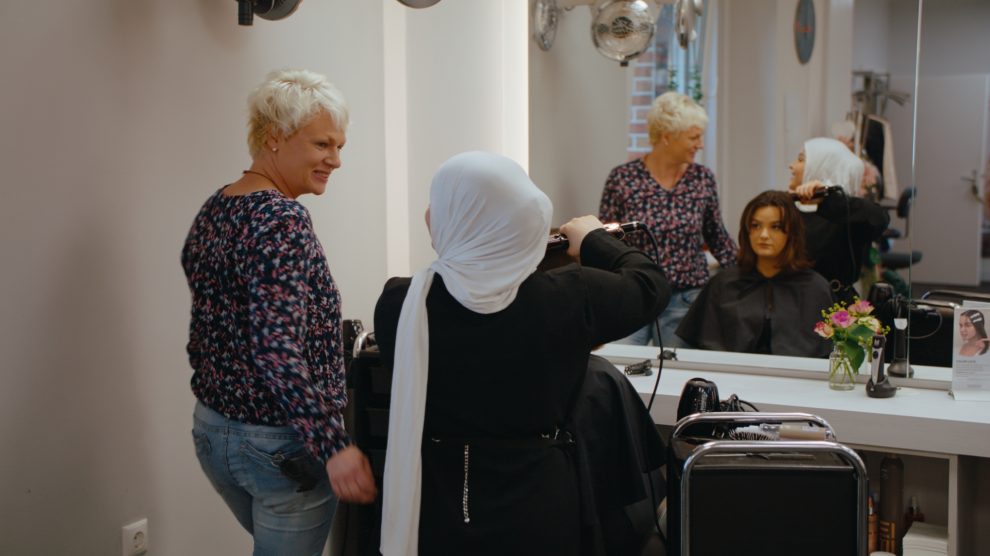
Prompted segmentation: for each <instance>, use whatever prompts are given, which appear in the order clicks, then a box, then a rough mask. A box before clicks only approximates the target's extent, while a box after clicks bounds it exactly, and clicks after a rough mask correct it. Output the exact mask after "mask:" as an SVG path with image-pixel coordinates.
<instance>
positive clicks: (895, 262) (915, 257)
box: [880, 187, 921, 271]
mask: <svg viewBox="0 0 990 556" xmlns="http://www.w3.org/2000/svg"><path fill="white" fill-rule="evenodd" d="M914 196H915V188H914V187H908V188H906V189H905V190H904V191H902V192H901V195H900V197H898V199H897V204H896V205H884V207H885V208H886V209H887V210H893V211H894V214H896V215H897V217H898V218H900V219H902V220H904V232H901V231H900V230H897V229H895V228H887V229H886V230H884V231H883V235H882V236H881V237H880V264H881V265H883V267H884V268H885V269H889V270H894V271H897V270H900V269H902V268H908V267H909V266H911V265H913V264H917V263H918V262H920V261H921V251H917V250H912V251H910V252H907V253H894V252H892V251H891V250H890V248H891V243H892V241H893V240H895V239H906V238H907V237H908V228H909V225H908V218H909V216H910V212H911V205H912V204H913V203H914Z"/></svg>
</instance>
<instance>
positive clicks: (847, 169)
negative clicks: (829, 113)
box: [801, 137, 865, 195]
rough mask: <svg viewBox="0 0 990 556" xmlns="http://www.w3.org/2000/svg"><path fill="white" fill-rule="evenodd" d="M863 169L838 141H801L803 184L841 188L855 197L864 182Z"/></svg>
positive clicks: (856, 159)
mask: <svg viewBox="0 0 990 556" xmlns="http://www.w3.org/2000/svg"><path fill="white" fill-rule="evenodd" d="M864 171H865V166H864V165H863V161H862V160H860V159H859V157H858V156H856V155H854V154H853V153H852V151H850V150H849V147H847V146H845V145H844V144H842V142H841V141H836V140H835V139H829V138H827V137H817V138H815V139H809V140H807V141H805V142H804V178H803V179H802V180H801V181H802V182H804V183H808V182H809V181H813V180H818V181H820V182H822V183H824V184H825V185H841V186H842V187H843V188H844V189H845V190H846V195H855V194H856V193H857V192H858V191H859V187H860V184H861V183H863V172H864Z"/></svg>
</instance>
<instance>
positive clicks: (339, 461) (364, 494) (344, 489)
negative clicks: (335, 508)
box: [327, 445, 378, 504]
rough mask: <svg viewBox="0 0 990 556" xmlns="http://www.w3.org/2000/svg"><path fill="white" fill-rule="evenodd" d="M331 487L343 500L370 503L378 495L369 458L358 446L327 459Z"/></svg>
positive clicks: (349, 447) (350, 447)
mask: <svg viewBox="0 0 990 556" xmlns="http://www.w3.org/2000/svg"><path fill="white" fill-rule="evenodd" d="M327 475H328V476H329V477H330V487H331V488H332V489H333V493H334V494H336V495H337V498H338V499H340V500H341V501H342V502H356V503H358V504H370V503H371V502H374V500H375V497H376V496H378V488H377V487H376V486H375V477H374V476H373V475H372V474H371V464H369V463H368V458H366V457H365V456H364V453H363V452H361V450H360V449H358V447H357V446H353V445H352V446H348V447H346V448H344V449H343V450H341V451H339V452H337V453H336V454H334V455H333V457H331V458H330V459H329V460H328V461H327Z"/></svg>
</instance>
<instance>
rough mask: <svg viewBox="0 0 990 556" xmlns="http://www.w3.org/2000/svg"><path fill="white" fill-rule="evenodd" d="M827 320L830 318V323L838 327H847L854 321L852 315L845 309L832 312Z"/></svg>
mask: <svg viewBox="0 0 990 556" xmlns="http://www.w3.org/2000/svg"><path fill="white" fill-rule="evenodd" d="M829 320H831V321H832V324H834V325H835V326H837V327H839V328H849V327H850V326H852V325H853V322H854V321H853V318H852V316H850V315H849V311H847V310H845V309H842V310H840V311H836V312H834V313H832V316H831V317H829Z"/></svg>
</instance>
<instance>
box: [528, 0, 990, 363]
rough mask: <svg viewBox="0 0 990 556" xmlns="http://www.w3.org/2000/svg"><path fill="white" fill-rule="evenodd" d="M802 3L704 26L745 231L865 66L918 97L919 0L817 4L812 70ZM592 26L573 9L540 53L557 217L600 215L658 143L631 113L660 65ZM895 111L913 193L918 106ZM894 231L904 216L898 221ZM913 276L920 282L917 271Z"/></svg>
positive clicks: (538, 178)
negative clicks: (607, 42) (614, 47)
mask: <svg viewBox="0 0 990 556" xmlns="http://www.w3.org/2000/svg"><path fill="white" fill-rule="evenodd" d="M960 1H961V0H960ZM973 1H974V2H978V1H979V0H973ZM798 3H799V2H798V1H797V0H728V1H727V0H707V1H706V2H705V14H706V16H705V17H706V25H707V28H706V30H707V31H710V32H709V33H705V32H702V35H703V36H704V35H706V34H707V36H708V38H707V39H702V40H704V41H705V42H704V48H705V49H708V52H710V53H714V55H715V58H716V62H715V63H714V68H713V67H711V66H710V67H708V68H705V72H704V75H703V76H702V77H701V79H700V81H701V82H702V92H703V94H704V95H705V101H707V103H706V109H707V111H708V115H709V119H710V123H709V127H708V130H707V133H706V137H705V150H704V151H702V153H701V154H699V155H698V158H697V160H696V161H697V162H700V163H702V164H704V165H706V166H708V167H709V168H711V169H712V170H713V171H714V172H715V174H716V177H717V179H718V184H719V196H720V201H721V208H722V218H723V221H724V223H725V226H726V228H727V230H728V231H729V233H730V235H732V236H733V237H735V236H736V233H737V231H738V226H739V217H740V215H741V213H742V209H743V207H744V206H745V204H746V203H747V202H748V201H749V200H750V199H751V198H753V197H754V196H755V195H756V194H757V193H759V192H760V191H762V190H764V189H768V188H775V189H782V188H784V187H786V184H787V182H788V181H789V175H790V173H789V170H788V165H789V164H790V162H791V161H792V160H793V159H794V158H795V156H796V155H797V153H798V152H799V151H800V150H801V148H802V146H803V143H804V141H805V140H806V139H808V138H811V137H816V136H830V135H831V127H832V124H833V123H834V122H837V121H841V120H843V119H845V116H846V113H847V112H848V111H849V110H850V109H851V107H852V102H851V93H852V92H853V90H854V89H855V88H856V84H855V83H854V82H853V71H854V70H872V71H874V72H878V73H888V74H889V75H890V77H889V79H890V82H891V86H892V88H896V89H898V90H902V91H907V92H910V93H912V95H913V91H914V68H915V53H916V51H917V49H916V44H917V43H916V36H917V11H918V0H856V1H855V2H831V3H829V2H826V1H823V0H817V1H815V2H814V3H813V4H814V7H815V11H816V13H817V17H816V21H817V29H816V37H817V39H816V40H815V44H814V46H813V50H812V54H811V57H810V59H809V60H808V62H807V64H802V63H801V62H800V61H799V60H798V55H797V52H796V50H795V37H794V18H795V12H796V10H797V6H798ZM589 26H590V16H589V14H587V13H586V11H585V10H573V11H571V12H568V13H566V14H565V16H564V17H563V18H562V19H561V21H560V24H559V26H558V28H557V35H556V39H555V42H554V45H553V48H552V49H551V50H550V51H546V52H545V51H543V50H541V49H539V47H537V45H536V44H535V43H533V42H532V41H530V47H529V51H530V52H529V61H530V130H531V131H530V173H531V175H532V177H533V179H534V181H535V182H536V183H537V184H539V185H540V186H541V187H542V188H543V189H544V191H546V193H547V194H548V195H549V196H550V198H551V199H552V200H553V202H554V207H555V212H556V215H557V220H560V219H563V218H566V217H568V216H570V215H577V214H588V213H592V214H597V212H598V205H599V200H600V197H601V193H602V187H603V185H604V182H605V178H606V176H607V175H608V172H609V171H610V170H611V169H612V168H613V167H615V166H617V165H619V164H621V163H623V162H625V161H627V160H630V159H632V158H633V157H636V156H640V155H639V154H637V153H635V152H633V151H634V150H635V149H636V148H637V147H641V148H643V149H645V150H648V149H649V144H648V142H646V144H636V143H635V141H636V140H637V139H636V138H634V137H633V138H631V137H632V136H631V132H636V131H642V132H644V133H645V124H643V125H642V127H641V128H640V129H636V128H630V116H631V115H632V114H631V113H632V112H635V111H638V110H641V109H640V108H638V107H631V102H630V101H631V99H633V98H636V97H644V98H648V99H649V100H652V98H653V97H654V96H655V95H656V91H655V86H654V83H653V82H652V80H651V79H650V78H649V77H648V75H649V71H648V68H647V70H641V69H638V68H637V67H636V64H635V63H630V65H629V67H627V68H622V67H620V66H619V65H618V64H615V63H612V62H609V61H608V60H606V59H604V58H602V57H601V56H599V55H598V54H597V53H596V52H595V51H594V49H593V47H592V46H591V45H590V41H588V32H589V31H588V29H589ZM983 52H986V50H983ZM651 55H652V56H657V57H658V58H660V60H659V63H661V64H665V62H666V57H669V56H676V55H678V52H677V51H675V50H669V51H666V52H662V53H660V54H659V55H657V54H656V53H647V54H645V55H644V56H643V58H641V59H642V60H645V61H646V62H647V63H648V64H649V63H657V61H658V60H657V58H652V59H651V58H649V57H650V56H651ZM974 56H975V54H974ZM647 104H648V103H647ZM884 117H885V118H886V119H888V120H889V122H890V127H891V130H892V131H891V133H892V138H893V140H892V143H893V149H894V160H895V165H896V172H897V175H898V177H899V178H900V184H901V187H907V186H908V185H910V183H911V176H912V165H911V153H912V140H913V135H912V134H913V127H914V114H913V103H912V102H911V101H910V100H909V101H908V102H906V103H904V105H903V106H902V105H898V104H897V103H895V102H889V103H887V106H886V109H885V111H884ZM644 120H645V118H644ZM912 224H913V223H912ZM891 226H892V227H898V226H901V227H903V226H904V223H903V222H900V221H898V220H897V219H892V222H891ZM916 233H917V232H916V230H912V234H911V235H914V234H916ZM911 235H909V236H908V237H911ZM896 248H897V249H900V250H907V249H909V248H910V245H898V246H896ZM901 272H902V273H903V275H904V278H905V279H907V278H908V273H907V270H904V271H901ZM862 293H863V295H864V296H865V294H866V292H862ZM822 368H823V370H824V366H822Z"/></svg>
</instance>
